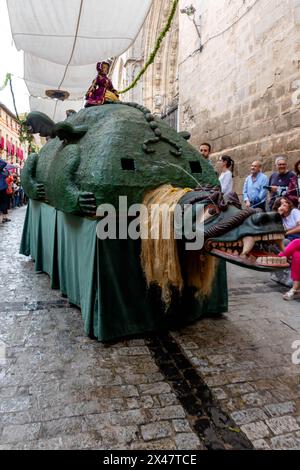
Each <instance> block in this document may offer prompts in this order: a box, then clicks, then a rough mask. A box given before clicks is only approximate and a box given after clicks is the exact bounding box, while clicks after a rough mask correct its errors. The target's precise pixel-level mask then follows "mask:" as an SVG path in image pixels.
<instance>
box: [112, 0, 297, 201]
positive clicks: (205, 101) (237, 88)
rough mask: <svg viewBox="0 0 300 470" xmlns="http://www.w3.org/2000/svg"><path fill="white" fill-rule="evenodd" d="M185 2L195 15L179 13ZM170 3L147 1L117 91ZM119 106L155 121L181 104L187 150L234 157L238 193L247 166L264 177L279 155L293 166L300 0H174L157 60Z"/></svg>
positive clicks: (120, 66)
mask: <svg viewBox="0 0 300 470" xmlns="http://www.w3.org/2000/svg"><path fill="white" fill-rule="evenodd" d="M191 3H192V5H193V7H194V8H195V13H194V16H188V15H187V14H186V13H184V12H182V10H184V9H185V8H186V7H189V6H190V5H191ZM171 4H172V0H153V4H152V7H151V10H150V13H149V15H148V18H147V20H146V22H145V25H144V27H143V28H142V30H141V32H140V34H139V36H138V38H137V41H136V43H135V44H134V46H133V47H132V48H130V49H129V50H128V51H127V52H126V54H125V55H123V56H122V57H121V58H119V59H118V61H117V63H116V64H115V68H114V84H115V86H116V87H123V86H124V85H125V84H128V83H130V82H131V81H132V80H133V77H134V76H136V74H137V72H138V70H139V69H140V67H142V66H143V64H144V63H145V61H146V60H147V58H148V57H149V55H150V52H151V51H152V49H153V46H154V44H155V40H156V38H157V37H158V35H159V33H160V31H161V30H162V29H163V27H164V24H165V22H166V19H167V17H168V13H169V11H170V6H171ZM199 36H200V37H199ZM122 70H123V72H122ZM124 77H125V78H124ZM122 99H123V100H125V101H126V100H127V101H138V102H142V103H143V104H144V105H146V106H147V107H149V108H150V109H151V111H152V112H153V113H155V114H157V115H162V114H164V113H166V112H167V111H168V109H172V107H174V104H175V106H176V103H178V105H179V112H178V127H179V129H180V130H188V131H190V132H191V140H190V142H191V143H192V144H193V145H195V146H196V147H199V145H200V143H201V142H203V141H208V142H210V143H211V144H212V146H213V152H214V154H213V155H212V160H213V161H215V160H216V159H217V157H218V156H219V155H220V153H227V154H229V155H231V156H232V157H233V158H234V160H235V162H236V165H235V168H236V170H235V190H236V191H237V192H238V193H239V194H240V193H241V188H242V184H243V181H244V178H245V176H246V175H247V174H248V173H249V169H250V163H251V161H253V159H257V158H259V159H260V160H261V161H262V162H263V170H264V171H265V172H267V173H268V174H269V173H270V172H271V171H272V170H273V169H274V160H275V158H274V157H275V156H276V155H278V154H286V155H288V158H289V166H290V167H291V168H292V167H293V164H294V162H295V161H296V160H297V159H298V158H300V0H180V1H179V8H178V10H177V15H176V18H175V19H174V22H173V25H172V29H171V31H170V33H168V34H167V36H166V38H165V39H164V41H163V43H162V47H161V49H160V50H159V53H158V55H157V57H156V59H155V61H154V63H153V64H152V65H151V66H150V67H149V69H148V71H147V73H146V74H145V75H144V77H143V79H142V80H141V82H140V83H139V85H138V87H137V88H135V89H133V90H131V91H130V92H129V93H127V94H125V95H122Z"/></svg>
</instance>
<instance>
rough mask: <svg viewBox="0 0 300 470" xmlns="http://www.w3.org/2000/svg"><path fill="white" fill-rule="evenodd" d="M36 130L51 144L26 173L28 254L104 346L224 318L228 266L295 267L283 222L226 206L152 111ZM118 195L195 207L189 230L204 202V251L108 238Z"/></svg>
mask: <svg viewBox="0 0 300 470" xmlns="http://www.w3.org/2000/svg"><path fill="white" fill-rule="evenodd" d="M28 124H29V125H30V126H31V127H32V129H33V130H34V131H35V132H37V131H38V132H40V134H41V135H48V136H50V137H51V138H50V139H49V141H48V142H47V143H46V144H45V145H44V147H43V148H42V149H41V151H40V153H39V154H31V155H30V156H29V157H28V159H27V162H26V164H25V167H24V169H23V172H22V185H23V187H24V189H25V191H26V193H27V195H28V196H29V198H30V204H29V207H28V210H27V215H26V220H25V225H24V230H23V236H22V242H21V253H22V254H24V255H31V256H32V258H33V259H34V260H35V264H36V270H38V271H44V272H47V273H48V274H49V276H50V279H51V287H53V288H58V289H60V290H61V292H62V293H63V294H64V295H66V296H67V297H68V299H69V301H70V302H71V303H73V304H75V305H78V306H79V307H80V308H81V311H82V316H83V320H84V327H85V331H86V333H87V334H88V335H90V336H91V337H95V338H97V339H98V340H101V341H107V340H112V339H116V338H120V337H124V336H127V335H132V334H144V333H146V332H150V331H154V330H156V329H159V328H160V329H161V328H177V327H178V326H181V325H185V324H188V323H190V322H192V321H195V320H196V319H199V318H201V317H203V316H217V315H220V314H222V313H223V312H226V311H227V279H226V264H225V262H224V261H229V262H232V263H235V264H238V265H240V266H244V267H247V268H250V269H256V270H268V271H272V270H275V269H280V268H285V267H286V266H287V261H286V259H284V258H281V259H280V258H278V257H277V256H276V254H275V253H276V249H275V248H276V246H278V247H282V240H283V238H284V229H283V226H282V224H281V219H280V217H279V216H278V215H277V214H275V213H262V212H260V211H256V210H254V209H249V208H247V209H242V208H241V206H240V203H239V201H238V198H237V197H236V196H235V195H234V194H232V195H230V196H229V197H228V198H227V199H225V198H224V197H223V195H222V194H221V192H220V188H219V182H218V179H217V177H216V175H215V172H214V170H213V168H212V166H211V165H210V164H209V162H207V161H206V160H204V159H203V158H202V157H201V155H200V154H199V152H198V151H197V150H196V149H195V148H193V147H192V146H191V145H190V144H189V143H188V139H189V134H188V133H187V132H179V133H178V132H176V131H175V130H174V129H172V128H170V127H169V126H168V125H167V124H166V123H165V122H164V121H162V120H160V119H159V118H157V117H155V116H153V115H152V114H151V113H150V111H149V110H148V109H147V108H145V107H143V106H141V105H138V104H136V103H120V102H119V103H118V102H116V103H107V104H104V105H102V106H95V107H91V108H87V109H82V110H81V111H79V112H78V113H73V114H71V115H70V116H69V117H68V118H67V119H66V120H65V121H64V122H61V123H58V124H56V125H55V124H54V123H53V122H52V121H51V120H49V119H47V117H45V116H43V115H41V114H40V113H34V112H33V113H30V115H29V116H28ZM119 196H126V197H127V204H128V206H130V205H132V204H139V203H144V204H146V205H150V203H153V202H158V201H159V202H166V201H167V202H168V204H169V206H170V207H171V202H172V203H174V201H176V203H177V204H179V205H180V206H181V207H182V208H184V207H185V205H187V204H188V205H191V207H192V209H193V213H192V217H193V224H194V225H193V227H195V224H196V219H197V217H198V215H199V212H198V209H197V208H198V207H199V203H200V204H201V205H202V208H203V206H204V211H203V210H202V212H201V214H202V217H203V223H204V233H203V236H204V245H203V247H202V248H201V250H198V251H187V250H186V249H185V243H184V240H174V237H173V240H172V243H169V242H168V241H165V240H158V241H157V243H152V242H151V241H150V242H148V241H144V240H140V239H137V240H133V239H123V238H120V237H119V238H118V237H117V238H116V239H109V238H106V239H100V238H99V237H97V224H98V223H99V220H101V217H102V216H103V214H102V216H101V217H99V214H98V213H97V214H98V216H97V214H96V211H97V207H99V206H100V205H102V204H110V205H112V206H113V207H115V208H118V207H119ZM170 201H171V202H170ZM183 220H184V219H183ZM129 222H130V219H129V221H128V223H129ZM144 222H145V223H146V224H150V225H151V221H150V220H149V219H146V221H144ZM183 223H184V222H183ZM150 228H151V227H150ZM183 228H184V227H183ZM212 255H213V256H212Z"/></svg>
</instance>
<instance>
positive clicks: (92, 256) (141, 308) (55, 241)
mask: <svg viewBox="0 0 300 470" xmlns="http://www.w3.org/2000/svg"><path fill="white" fill-rule="evenodd" d="M96 227H97V220H92V219H89V218H85V217H79V216H75V215H71V214H66V213H64V212H61V211H58V210H56V209H54V208H53V207H51V206H49V205H47V204H44V203H40V202H38V201H33V200H30V202H29V204H28V208H27V213H26V218H25V223H24V228H23V235H22V240H21V247H20V253H21V254H23V255H26V256H29V255H31V257H32V258H33V260H34V261H35V268H36V270H37V271H43V272H46V273H47V274H48V275H49V277H50V279H51V287H52V288H56V289H60V290H61V292H62V293H63V294H64V295H66V296H67V297H68V299H69V301H70V303H72V304H75V305H77V306H78V307H80V308H81V312H82V317H83V322H84V329H85V332H86V334H87V335H89V336H91V337H95V338H97V339H98V340H99V341H109V340H115V339H117V338H121V337H125V336H129V335H140V334H144V333H147V332H152V331H155V330H161V329H174V328H179V327H181V326H184V325H187V324H189V323H191V322H193V321H195V320H197V319H199V318H201V317H204V316H217V315H220V314H221V313H223V312H226V311H227V307H228V299H227V277H226V264H225V263H224V262H223V261H220V263H219V267H218V270H217V273H216V277H215V280H214V286H213V290H212V293H211V295H210V296H209V297H207V298H200V299H196V298H195V296H194V292H193V290H192V289H189V288H187V289H185V290H184V291H183V292H182V295H181V296H179V295H176V293H174V296H173V300H172V304H171V306H170V308H169V309H168V310H167V311H166V309H165V307H164V305H163V303H162V302H161V300H160V292H159V289H158V288H156V287H151V288H150V289H147V286H146V283H145V279H144V276H143V272H142V269H141V264H140V242H139V241H138V240H99V239H98V238H97V235H96Z"/></svg>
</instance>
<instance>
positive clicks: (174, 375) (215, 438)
mask: <svg viewBox="0 0 300 470" xmlns="http://www.w3.org/2000/svg"><path fill="white" fill-rule="evenodd" d="M146 344H147V346H148V348H149V349H150V351H151V353H152V356H153V358H154V360H155V362H156V364H157V366H158V367H159V369H160V372H161V373H162V374H163V375H164V377H165V380H166V381H167V382H168V383H169V384H170V386H171V388H172V390H173V391H174V393H175V394H176V396H177V398H178V400H179V401H180V403H181V405H182V406H183V408H184V410H185V412H186V414H187V418H188V420H189V422H190V424H191V426H192V428H193V429H194V431H195V433H196V434H197V435H198V436H199V438H200V439H201V441H202V443H203V444H204V446H205V447H206V449H208V450H221V449H222V450H225V449H235V450H242V449H248V450H249V449H253V445H252V443H251V442H250V441H249V439H248V438H247V437H246V436H245V434H243V432H242V431H240V429H239V428H237V426H236V424H235V423H234V421H233V420H232V419H231V418H230V417H229V416H228V415H227V414H226V413H225V412H224V411H222V409H221V408H220V405H219V404H218V402H217V401H216V400H215V399H214V397H213V395H212V392H211V391H210V389H209V387H208V386H207V385H206V383H205V381H204V380H203V378H202V377H201V375H200V374H199V373H198V372H197V371H196V370H195V368H194V366H193V364H192V363H191V362H190V361H189V360H188V359H187V358H186V356H185V355H184V354H183V352H182V350H181V348H180V346H179V345H178V344H177V342H176V341H175V339H174V338H173V337H172V336H171V335H170V334H168V333H166V334H161V335H153V336H147V338H146Z"/></svg>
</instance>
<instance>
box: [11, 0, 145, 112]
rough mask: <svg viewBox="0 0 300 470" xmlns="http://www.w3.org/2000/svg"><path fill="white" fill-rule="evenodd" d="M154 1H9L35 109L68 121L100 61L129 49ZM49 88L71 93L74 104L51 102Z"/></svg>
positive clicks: (13, 28)
mask: <svg viewBox="0 0 300 470" xmlns="http://www.w3.org/2000/svg"><path fill="white" fill-rule="evenodd" d="M151 1H152V0H109V1H108V2H107V1H106V0H7V5H8V12H9V17H10V22H11V29H12V35H13V38H14V41H15V44H16V47H17V49H19V50H20V49H22V50H24V52H25V56H24V78H25V81H26V84H27V87H28V90H29V92H30V95H31V99H30V103H31V106H32V109H35V110H39V111H43V112H45V113H46V114H48V115H49V116H50V117H51V118H52V119H54V120H56V121H57V120H60V119H63V118H64V117H65V116H62V115H61V113H60V109H62V108H64V107H65V105H66V109H68V108H73V109H75V108H76V106H75V104H76V105H78V106H79V108H80V107H81V106H82V101H83V96H84V94H85V92H86V90H87V88H88V86H89V85H90V83H91V81H92V79H93V78H94V76H95V75H96V68H95V66H96V62H98V61H101V60H105V59H108V58H109V57H116V56H118V55H120V54H122V53H123V52H124V51H125V50H126V49H128V47H129V46H130V45H131V44H132V42H133V41H134V39H135V38H136V36H137V34H138V32H139V30H140V28H141V26H142V24H143V22H144V20H145V17H146V15H147V13H148V11H149V8H150V5H151ZM49 89H53V90H63V91H67V92H68V93H69V94H70V97H69V100H70V102H69V104H67V102H66V101H65V102H60V103H58V104H57V102H55V101H53V100H51V98H50V99H49V98H46V97H45V96H46V95H45V92H46V90H49ZM38 98H42V99H38ZM79 101H80V105H79V104H78V102H79ZM71 102H72V103H71ZM61 105H63V106H61ZM78 106H77V107H78ZM54 112H55V115H54V114H53V113H54Z"/></svg>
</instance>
